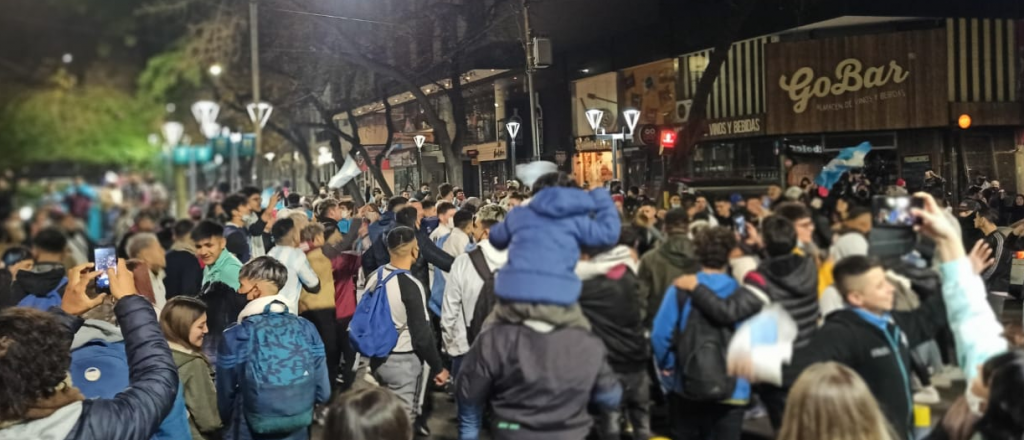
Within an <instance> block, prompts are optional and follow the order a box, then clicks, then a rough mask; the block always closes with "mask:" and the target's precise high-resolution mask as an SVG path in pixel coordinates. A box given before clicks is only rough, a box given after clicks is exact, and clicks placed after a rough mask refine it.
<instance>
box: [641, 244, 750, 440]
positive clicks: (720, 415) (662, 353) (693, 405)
mask: <svg viewBox="0 0 1024 440" xmlns="http://www.w3.org/2000/svg"><path fill="white" fill-rule="evenodd" d="M694 247H695V248H696V256H697V259H698V260H700V264H701V270H700V272H698V273H697V282H698V283H699V284H700V285H701V286H703V287H707V288H709V289H711V290H712V291H714V292H715V294H716V295H718V296H719V297H721V298H726V297H729V296H730V295H732V294H733V292H735V291H736V287H737V283H736V280H734V279H733V278H732V276H730V275H729V274H728V273H727V272H726V267H727V266H728V263H729V253H730V252H731V251H732V250H733V248H735V247H736V236H735V234H734V233H733V232H732V230H731V229H729V228H724V227H716V228H706V229H703V230H701V231H700V232H699V233H698V234H697V236H696V237H694ZM679 294H680V292H679V290H678V289H677V288H676V286H672V287H669V288H668V291H666V292H665V297H664V298H663V299H662V302H661V308H660V309H658V314H657V315H656V316H655V318H654V328H653V329H652V331H651V345H652V346H653V348H654V359H655V362H656V364H657V366H658V370H659V371H661V376H660V377H661V381H662V386H663V388H664V389H667V390H669V391H671V392H672V393H671V395H670V396H669V399H670V402H671V404H672V405H671V407H670V408H671V409H670V411H671V412H672V415H671V417H670V418H671V419H672V420H673V421H674V422H673V423H674V424H673V427H672V431H673V433H672V434H673V435H672V438H674V439H677V440H688V439H695V440H697V439H705V438H715V439H718V440H739V438H740V434H741V433H742V428H743V407H744V406H745V405H746V404H747V401H748V400H749V399H750V384H749V383H748V382H746V381H744V380H742V379H738V380H736V382H735V384H736V385H735V388H734V389H733V392H732V395H731V396H730V397H729V398H727V399H725V400H724V401H722V402H707V401H696V400H691V399H688V398H685V397H683V393H684V389H683V380H682V373H683V371H682V368H679V364H681V363H682V362H679V361H677V360H676V350H675V348H676V347H675V344H676V340H677V338H676V334H677V332H678V334H680V335H682V334H683V332H684V331H686V332H720V331H721V330H720V327H719V326H721V325H723V323H716V322H715V321H714V320H712V319H706V318H703V316H701V317H700V319H697V318H698V317H697V316H696V313H699V309H698V312H695V311H694V307H693V304H692V303H691V302H690V301H689V300H688V299H687V300H686V301H684V304H683V307H680V304H679V300H678V295H679ZM691 321H693V324H695V325H689V326H687V324H688V323H690V322H691ZM737 324H739V323H738V322H736V323H731V324H727V326H728V328H729V330H730V331H731V329H732V328H733V327H734V326H735V325H737ZM726 333H728V332H726ZM724 343H725V344H728V340H725V341H724ZM723 361H724V359H723ZM691 373H692V372H691ZM722 373H723V374H724V371H723V372H722Z"/></svg>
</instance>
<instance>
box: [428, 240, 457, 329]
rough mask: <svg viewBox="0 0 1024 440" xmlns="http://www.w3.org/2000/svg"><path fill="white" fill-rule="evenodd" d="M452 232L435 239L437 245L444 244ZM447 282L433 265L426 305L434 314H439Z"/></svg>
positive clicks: (440, 271) (439, 270)
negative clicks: (432, 279)
mask: <svg viewBox="0 0 1024 440" xmlns="http://www.w3.org/2000/svg"><path fill="white" fill-rule="evenodd" d="M451 236H452V234H448V235H445V236H444V237H441V238H439V239H438V240H437V247H442V246H444V242H446V241H448V237H451ZM447 284H448V283H447V282H446V281H445V279H444V272H443V271H442V270H441V269H439V268H437V267H436V266H435V267H434V283H433V284H431V285H430V300H429V301H427V307H428V308H430V311H431V312H434V316H441V303H443V302H444V288H445V286H446V285H447Z"/></svg>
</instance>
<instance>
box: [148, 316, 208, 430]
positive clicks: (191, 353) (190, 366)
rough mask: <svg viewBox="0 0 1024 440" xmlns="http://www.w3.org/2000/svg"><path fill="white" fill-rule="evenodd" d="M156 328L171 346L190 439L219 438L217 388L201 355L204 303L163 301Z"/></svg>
mask: <svg viewBox="0 0 1024 440" xmlns="http://www.w3.org/2000/svg"><path fill="white" fill-rule="evenodd" d="M160 328H161V329H162V330H163V332H164V337H166V338H167V344H168V345H170V347H171V354H172V355H173V357H174V364H175V365H176V366H177V367H178V376H179V378H180V380H181V385H182V387H183V388H184V389H185V407H187V408H188V413H189V418H188V423H189V427H190V428H191V431H192V438H193V439H194V440H212V439H216V438H220V436H219V435H218V432H219V431H220V428H221V427H222V426H223V424H222V423H221V420H220V413H219V412H218V409H217V391H216V388H214V385H213V369H212V368H211V367H210V362H209V361H207V359H206V356H203V351H202V348H201V347H202V346H203V338H204V337H205V336H206V333H207V328H206V304H204V303H203V302H202V301H200V300H198V299H196V298H192V297H187V296H177V297H174V298H172V299H171V300H169V301H167V304H165V305H164V309H163V312H162V313H160Z"/></svg>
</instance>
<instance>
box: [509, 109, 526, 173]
mask: <svg viewBox="0 0 1024 440" xmlns="http://www.w3.org/2000/svg"><path fill="white" fill-rule="evenodd" d="M520 125H522V124H521V123H520V122H519V116H516V115H515V114H513V115H512V117H511V118H509V121H508V122H507V123H505V130H508V135H509V136H511V137H510V139H511V140H512V151H511V153H512V154H511V156H512V174H513V175H515V172H516V136H517V135H518V134H519V126H520Z"/></svg>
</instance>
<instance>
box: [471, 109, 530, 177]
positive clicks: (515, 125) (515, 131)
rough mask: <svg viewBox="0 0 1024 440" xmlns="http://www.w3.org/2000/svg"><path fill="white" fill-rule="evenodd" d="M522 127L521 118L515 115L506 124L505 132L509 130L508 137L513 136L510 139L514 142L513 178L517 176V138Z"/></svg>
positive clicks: (512, 155) (512, 154) (512, 153)
mask: <svg viewBox="0 0 1024 440" xmlns="http://www.w3.org/2000/svg"><path fill="white" fill-rule="evenodd" d="M521 125H522V124H521V123H520V122H519V117H518V116H515V115H513V116H512V117H511V118H509V121H508V122H507V123H506V124H505V130H508V135H509V136H511V138H510V139H511V140H512V151H511V157H512V175H513V176H514V175H515V174H516V136H517V135H519V127H520V126H521ZM480 184H481V185H483V182H480Z"/></svg>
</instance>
